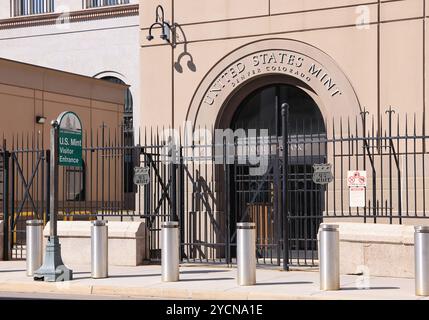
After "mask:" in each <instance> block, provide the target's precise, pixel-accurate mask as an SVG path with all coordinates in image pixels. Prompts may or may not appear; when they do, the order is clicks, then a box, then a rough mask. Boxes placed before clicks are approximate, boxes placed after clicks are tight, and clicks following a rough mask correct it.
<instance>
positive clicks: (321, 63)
mask: <svg viewBox="0 0 429 320" xmlns="http://www.w3.org/2000/svg"><path fill="white" fill-rule="evenodd" d="M279 76H282V77H283V78H284V79H285V81H286V82H291V83H293V82H296V83H297V85H299V86H300V87H301V88H304V89H305V90H306V91H307V92H309V93H311V94H312V96H313V97H314V99H315V100H317V102H318V105H319V107H320V110H321V112H322V115H323V117H324V118H325V119H331V118H332V117H333V116H335V117H343V118H347V117H354V116H356V115H359V113H360V111H361V107H360V103H359V99H358V97H357V94H356V92H355V90H354V89H353V86H352V84H351V83H350V81H349V79H348V78H347V76H346V75H345V74H344V72H343V71H342V70H341V69H340V67H339V66H338V65H337V64H336V62H335V61H334V60H333V59H332V57H330V56H329V55H328V54H326V53H325V52H323V51H322V50H320V49H318V48H316V47H314V46H312V45H309V44H307V43H304V42H301V41H297V40H290V39H279V38H277V39H264V40H257V41H254V42H251V43H248V44H246V45H244V46H242V47H239V48H237V49H236V50H234V51H232V52H230V53H229V54H227V55H226V56H225V57H224V58H222V59H221V60H220V61H219V62H218V63H217V64H216V65H214V66H213V67H212V68H211V69H210V71H209V72H208V73H207V74H206V75H205V77H204V78H203V80H202V81H201V82H200V84H199V86H198V88H197V90H196V91H195V93H194V95H193V97H192V100H191V103H190V105H189V108H188V112H187V114H186V120H188V121H191V123H192V124H193V125H194V126H208V127H210V126H213V125H216V126H218V125H219V123H218V116H219V114H220V113H222V112H224V108H225V105H226V104H227V103H228V101H229V99H230V98H231V97H232V96H233V95H235V94H236V93H237V91H239V90H240V89H241V88H243V86H245V85H248V84H249V83H250V82H252V81H261V79H262V78H266V79H269V78H273V77H279Z"/></svg>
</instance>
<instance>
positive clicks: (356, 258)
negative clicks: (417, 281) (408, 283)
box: [335, 223, 414, 278]
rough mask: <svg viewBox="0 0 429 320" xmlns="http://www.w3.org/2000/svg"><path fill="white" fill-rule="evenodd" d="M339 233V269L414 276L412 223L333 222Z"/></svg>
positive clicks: (403, 276) (393, 275) (405, 276)
mask: <svg viewBox="0 0 429 320" xmlns="http://www.w3.org/2000/svg"><path fill="white" fill-rule="evenodd" d="M335 224H337V225H339V232H340V272H341V273H342V274H359V273H362V272H363V273H369V274H367V275H369V276H382V277H400V278H412V277H414V226H406V225H389V224H372V223H367V224H365V223H335Z"/></svg>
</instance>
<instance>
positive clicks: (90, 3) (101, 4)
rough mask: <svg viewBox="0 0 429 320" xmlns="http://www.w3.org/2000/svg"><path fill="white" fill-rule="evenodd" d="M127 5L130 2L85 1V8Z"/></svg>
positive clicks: (121, 0)
mask: <svg viewBox="0 0 429 320" xmlns="http://www.w3.org/2000/svg"><path fill="white" fill-rule="evenodd" d="M129 3H130V0H86V8H97V7H104V6H116V5H119V4H129Z"/></svg>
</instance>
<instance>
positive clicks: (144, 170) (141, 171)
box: [134, 167, 150, 186]
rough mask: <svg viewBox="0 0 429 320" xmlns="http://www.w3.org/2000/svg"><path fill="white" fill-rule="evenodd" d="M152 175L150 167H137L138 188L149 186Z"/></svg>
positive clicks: (135, 178)
mask: <svg viewBox="0 0 429 320" xmlns="http://www.w3.org/2000/svg"><path fill="white" fill-rule="evenodd" d="M149 182H150V174H149V167H135V168H134V183H135V184H136V185H138V186H144V185H147V184H149Z"/></svg>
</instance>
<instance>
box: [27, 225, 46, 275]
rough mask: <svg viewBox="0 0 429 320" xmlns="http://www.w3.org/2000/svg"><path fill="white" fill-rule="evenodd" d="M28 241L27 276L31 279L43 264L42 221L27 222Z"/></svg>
mask: <svg viewBox="0 0 429 320" xmlns="http://www.w3.org/2000/svg"><path fill="white" fill-rule="evenodd" d="M26 241H27V242H26V246H27V259H26V260H27V276H29V277H31V276H33V274H34V271H36V270H37V269H39V268H40V267H41V266H42V264H43V221H42V220H27V230H26Z"/></svg>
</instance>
